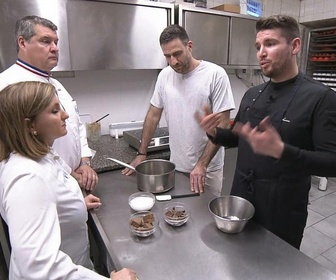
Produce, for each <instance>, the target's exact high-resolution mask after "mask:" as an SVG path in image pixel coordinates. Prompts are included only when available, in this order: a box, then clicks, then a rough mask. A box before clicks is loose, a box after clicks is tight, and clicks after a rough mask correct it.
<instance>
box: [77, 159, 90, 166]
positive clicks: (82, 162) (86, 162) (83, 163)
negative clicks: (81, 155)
mask: <svg viewBox="0 0 336 280" xmlns="http://www.w3.org/2000/svg"><path fill="white" fill-rule="evenodd" d="M79 165H80V166H82V165H87V166H91V161H89V160H87V161H82V160H81V162H80V164H79Z"/></svg>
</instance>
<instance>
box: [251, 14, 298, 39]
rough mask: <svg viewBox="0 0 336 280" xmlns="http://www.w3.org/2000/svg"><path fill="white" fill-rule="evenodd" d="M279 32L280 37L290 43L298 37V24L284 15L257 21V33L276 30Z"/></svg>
mask: <svg viewBox="0 0 336 280" xmlns="http://www.w3.org/2000/svg"><path fill="white" fill-rule="evenodd" d="M276 28H279V29H280V30H281V33H282V35H283V36H284V37H285V38H286V40H287V43H290V42H291V41H292V40H293V39H294V38H298V37H300V28H299V24H298V22H297V21H296V20H295V19H294V18H292V17H290V16H286V15H276V16H270V17H268V18H262V19H259V20H258V21H257V23H256V31H257V33H258V32H259V31H262V30H268V29H276Z"/></svg>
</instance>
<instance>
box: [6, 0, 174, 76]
mask: <svg viewBox="0 0 336 280" xmlns="http://www.w3.org/2000/svg"><path fill="white" fill-rule="evenodd" d="M26 15H38V16H41V17H45V18H47V19H50V20H51V21H53V22H54V23H55V24H56V25H57V26H58V35H59V38H60V40H59V47H60V61H59V64H58V66H57V68H54V69H53V70H56V71H65V70H104V69H160V68H163V67H165V66H166V65H167V63H166V61H165V58H164V56H163V55H162V51H161V48H160V45H159V36H160V34H161V32H162V30H163V29H164V28H165V27H166V26H168V25H170V24H172V23H173V22H174V4H170V3H158V2H150V1H130V0H125V1H122V0H111V1H104V0H103V1H89V0H53V1H46V0H1V2H0V71H3V70H4V69H6V68H7V67H9V66H10V65H11V64H13V63H14V62H15V60H16V56H17V54H16V48H15V38H14V29H15V23H16V21H17V20H18V19H20V18H22V17H24V16H26Z"/></svg>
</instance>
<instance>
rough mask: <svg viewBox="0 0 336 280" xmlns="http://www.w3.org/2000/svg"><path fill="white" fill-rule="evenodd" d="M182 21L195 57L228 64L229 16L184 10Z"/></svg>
mask: <svg viewBox="0 0 336 280" xmlns="http://www.w3.org/2000/svg"><path fill="white" fill-rule="evenodd" d="M182 21H183V22H182V26H183V27H184V28H185V29H186V30H187V32H188V35H189V38H190V39H191V40H192V41H193V55H194V57H195V58H197V59H204V60H207V61H211V62H214V63H217V64H222V65H227V64H228V38H229V27H230V18H229V17H226V16H221V15H213V14H207V13H200V12H193V11H188V10H186V11H185V12H184V13H183V15H182Z"/></svg>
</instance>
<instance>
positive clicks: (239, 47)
mask: <svg viewBox="0 0 336 280" xmlns="http://www.w3.org/2000/svg"><path fill="white" fill-rule="evenodd" d="M230 33H231V36H230V41H229V42H230V47H229V64H230V65H239V66H244V65H250V66H259V63H258V60H257V55H256V54H257V51H256V48H255V39H256V31H255V20H251V19H245V18H235V17H231V31H230Z"/></svg>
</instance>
